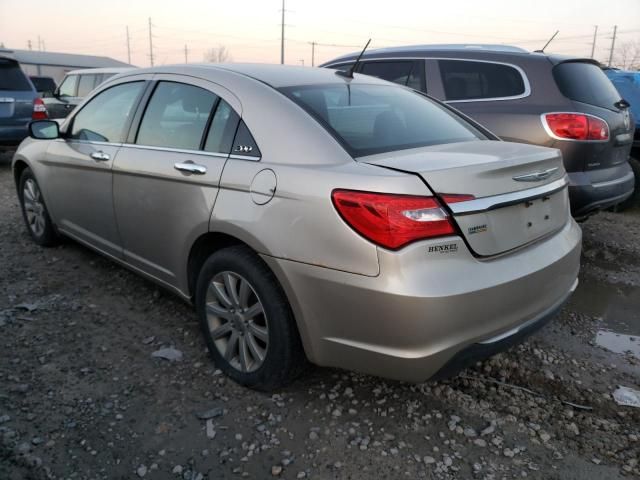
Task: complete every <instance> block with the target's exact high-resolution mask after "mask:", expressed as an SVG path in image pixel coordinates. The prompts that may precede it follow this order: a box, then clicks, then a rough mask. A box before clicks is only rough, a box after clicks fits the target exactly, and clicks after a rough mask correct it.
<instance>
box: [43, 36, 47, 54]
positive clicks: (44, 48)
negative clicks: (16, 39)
mask: <svg viewBox="0 0 640 480" xmlns="http://www.w3.org/2000/svg"><path fill="white" fill-rule="evenodd" d="M42 51H43V52H46V51H47V47H45V46H44V38H43V39H42Z"/></svg>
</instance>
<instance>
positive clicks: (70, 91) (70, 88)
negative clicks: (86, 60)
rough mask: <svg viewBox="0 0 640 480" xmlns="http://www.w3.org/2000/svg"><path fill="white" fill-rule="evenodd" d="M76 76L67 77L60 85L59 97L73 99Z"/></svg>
mask: <svg viewBox="0 0 640 480" xmlns="http://www.w3.org/2000/svg"><path fill="white" fill-rule="evenodd" d="M77 83H78V75H67V76H66V77H65V79H64V80H63V81H62V83H61V84H60V88H59V90H58V91H59V95H60V96H61V97H75V96H76V85H77Z"/></svg>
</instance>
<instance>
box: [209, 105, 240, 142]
mask: <svg viewBox="0 0 640 480" xmlns="http://www.w3.org/2000/svg"><path fill="white" fill-rule="evenodd" d="M239 121H240V117H238V114H237V113H236V112H235V111H234V110H233V108H231V105H229V104H228V103H227V102H225V101H224V100H220V102H219V103H218V107H217V108H216V111H215V113H214V114H213V119H212V120H211V126H210V127H209V132H208V133H207V141H206V142H205V145H204V149H205V150H206V151H207V152H213V153H230V152H231V145H232V144H233V137H234V135H235V133H236V130H237V128H238V122H239Z"/></svg>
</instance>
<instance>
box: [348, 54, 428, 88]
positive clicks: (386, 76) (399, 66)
mask: <svg viewBox="0 0 640 480" xmlns="http://www.w3.org/2000/svg"><path fill="white" fill-rule="evenodd" d="M360 73H363V74H364V75H371V76H372V77H378V78H381V79H383V80H387V81H388V82H393V83H397V84H399V85H405V86H407V87H410V88H413V89H414V90H421V91H424V90H425V81H424V63H423V62H422V61H421V60H415V61H414V60H409V61H407V60H405V61H400V60H394V61H375V62H365V63H364V64H363V65H362V67H361V68H360Z"/></svg>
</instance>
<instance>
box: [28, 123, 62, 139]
mask: <svg viewBox="0 0 640 480" xmlns="http://www.w3.org/2000/svg"><path fill="white" fill-rule="evenodd" d="M29 136H30V137H31V138H35V139H38V140H53V139H54V138H59V137H60V129H59V126H58V122H56V121H54V120H36V121H35V122H30V123H29Z"/></svg>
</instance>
